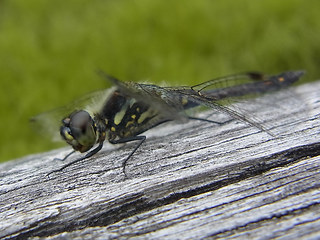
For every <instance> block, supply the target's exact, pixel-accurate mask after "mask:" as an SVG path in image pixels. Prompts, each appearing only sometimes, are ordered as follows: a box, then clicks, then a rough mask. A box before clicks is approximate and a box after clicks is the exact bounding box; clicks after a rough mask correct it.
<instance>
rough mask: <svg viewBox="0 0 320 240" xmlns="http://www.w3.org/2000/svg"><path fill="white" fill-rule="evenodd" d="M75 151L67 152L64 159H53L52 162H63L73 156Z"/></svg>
mask: <svg viewBox="0 0 320 240" xmlns="http://www.w3.org/2000/svg"><path fill="white" fill-rule="evenodd" d="M75 152H76V151H75V150H73V151H71V152H69V153H68V154H67V155H66V156H65V157H64V158H54V159H53V160H58V161H64V160H66V159H67V158H68V157H70V156H71V155H72V154H74V153H75Z"/></svg>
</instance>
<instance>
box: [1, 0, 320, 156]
mask: <svg viewBox="0 0 320 240" xmlns="http://www.w3.org/2000/svg"><path fill="white" fill-rule="evenodd" d="M319 6H320V4H319V1H316V0H309V1H302V0H282V1H278V0H261V1H252V0H242V1H234V0H224V1H222V0H221V1H217V0H216V1H212V0H201V1H194V0H184V1H178V0H171V1H165V0H152V1H150V0H103V1H102V0H92V1H84V0H69V1H62V0H56V1H49V0H28V1H25V0H10V1H9V0H2V1H1V3H0V52H1V61H0V64H1V65H0V66H1V71H0V87H1V91H2V94H1V95H0V99H1V100H0V104H1V108H0V111H1V116H2V120H1V133H2V137H1V143H0V146H1V151H0V153H1V155H0V161H1V160H2V161H3V160H8V159H10V158H16V157H19V156H22V155H25V154H28V153H33V152H39V151H44V150H48V149H50V148H53V147H56V145H53V144H52V143H50V142H49V141H45V140H44V139H43V138H42V137H41V136H38V135H36V134H35V133H34V132H33V131H32V130H31V129H30V128H29V123H28V119H29V118H30V117H31V116H33V115H36V114H37V113H39V112H42V111H46V110H49V109H52V108H55V107H58V106H61V105H64V104H66V103H68V102H69V101H71V100H72V99H74V98H76V97H79V96H81V95H83V94H85V93H87V92H90V91H93V90H97V89H101V88H104V87H106V84H105V82H104V81H103V80H101V79H99V77H98V76H97V75H96V73H95V70H97V69H103V70H105V71H106V72H108V73H110V74H112V75H114V76H117V77H119V78H120V79H124V80H133V81H144V80H148V81H150V82H154V83H160V82H161V81H166V82H167V83H168V84H170V85H181V84H182V85H186V84H195V83H199V82H202V81H205V80H208V79H210V78H214V77H218V76H221V75H227V74H231V73H236V72H243V71H248V70H259V71H263V72H268V73H277V72H281V71H284V70H290V69H305V70H307V72H308V75H307V77H305V79H308V80H311V79H316V78H318V77H319V76H320V74H319V71H320V70H319V68H318V64H319V58H320V57H319V56H320V44H319V42H320V39H319V38H320V33H319V31H320V21H318V9H319Z"/></svg>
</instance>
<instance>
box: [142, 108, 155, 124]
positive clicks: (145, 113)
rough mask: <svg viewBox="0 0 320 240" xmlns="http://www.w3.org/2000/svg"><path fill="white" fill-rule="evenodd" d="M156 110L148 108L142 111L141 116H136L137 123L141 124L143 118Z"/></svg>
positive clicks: (150, 115) (151, 114)
mask: <svg viewBox="0 0 320 240" xmlns="http://www.w3.org/2000/svg"><path fill="white" fill-rule="evenodd" d="M155 113H156V112H155V111H154V110H153V109H150V108H149V109H148V110H147V111H145V112H143V113H142V114H141V116H140V117H139V118H138V123H139V124H141V123H142V122H143V121H144V120H146V119H147V118H148V117H152V116H153V115H154V114H155Z"/></svg>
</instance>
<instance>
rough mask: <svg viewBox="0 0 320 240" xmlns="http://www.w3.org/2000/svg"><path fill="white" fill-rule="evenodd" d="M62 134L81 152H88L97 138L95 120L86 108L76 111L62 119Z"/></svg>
mask: <svg viewBox="0 0 320 240" xmlns="http://www.w3.org/2000/svg"><path fill="white" fill-rule="evenodd" d="M60 135H61V136H62V138H63V139H64V140H65V141H66V142H67V143H68V144H70V145H71V146H72V147H73V148H74V150H76V151H79V152H86V151H88V150H89V149H90V148H92V147H93V145H94V144H95V143H96V138H97V133H96V127H95V124H94V121H93V119H92V118H91V116H90V115H89V113H88V112H86V111H84V110H80V111H75V112H73V113H71V115H70V116H69V117H67V118H65V119H63V120H62V126H61V127H60Z"/></svg>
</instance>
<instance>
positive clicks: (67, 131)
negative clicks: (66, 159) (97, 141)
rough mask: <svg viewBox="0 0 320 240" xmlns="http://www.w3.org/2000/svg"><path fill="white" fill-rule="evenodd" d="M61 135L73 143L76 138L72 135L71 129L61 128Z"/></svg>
mask: <svg viewBox="0 0 320 240" xmlns="http://www.w3.org/2000/svg"><path fill="white" fill-rule="evenodd" d="M60 134H61V136H62V137H63V138H64V139H65V140H67V141H72V140H73V139H74V137H73V136H72V135H71V129H70V128H68V127H61V128H60Z"/></svg>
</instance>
